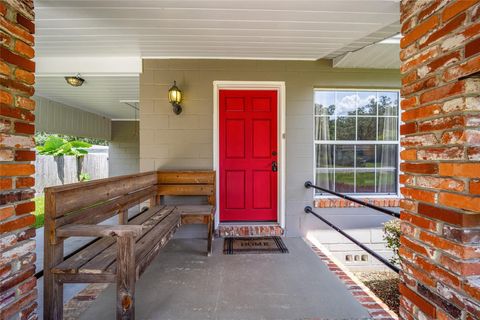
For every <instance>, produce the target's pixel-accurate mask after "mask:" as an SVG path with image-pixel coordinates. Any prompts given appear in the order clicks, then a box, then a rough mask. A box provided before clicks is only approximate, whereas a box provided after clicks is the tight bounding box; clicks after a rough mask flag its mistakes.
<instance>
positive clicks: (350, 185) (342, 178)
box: [335, 170, 355, 193]
mask: <svg viewBox="0 0 480 320" xmlns="http://www.w3.org/2000/svg"><path fill="white" fill-rule="evenodd" d="M354 178H355V177H354V172H353V170H350V171H345V170H336V171H335V191H337V192H348V193H351V192H354V191H355V188H354Z"/></svg>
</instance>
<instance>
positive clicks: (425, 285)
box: [400, 0, 480, 319]
mask: <svg viewBox="0 0 480 320" xmlns="http://www.w3.org/2000/svg"><path fill="white" fill-rule="evenodd" d="M401 20H402V33H403V35H404V37H403V39H402V41H401V53H400V57H401V60H402V65H401V72H402V74H403V77H402V95H403V98H404V100H403V101H402V109H403V113H402V119H403V121H404V124H403V125H402V127H401V134H402V136H403V137H402V140H401V144H402V146H403V147H404V148H405V149H404V151H403V152H402V153H401V158H402V159H403V161H404V162H403V163H402V165H401V170H402V171H403V175H402V177H401V181H402V183H403V184H404V185H405V186H404V187H403V188H402V193H403V195H404V196H405V200H404V201H402V203H401V207H402V208H403V210H404V211H403V212H402V220H403V225H402V231H403V237H402V238H401V243H402V247H401V250H400V253H401V256H402V269H403V272H402V284H401V286H400V291H401V293H402V295H403V296H402V299H401V317H402V318H404V319H479V318H480V277H479V276H480V262H479V261H480V260H479V259H480V241H479V239H480V229H479V227H480V188H479V186H480V130H479V129H480V112H479V111H480V78H478V77H477V78H475V77H470V76H472V75H474V74H475V73H478V72H479V71H480V2H479V1H477V0H462V1H417V0H404V1H402V3H401Z"/></svg>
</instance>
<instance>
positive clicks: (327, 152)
mask: <svg viewBox="0 0 480 320" xmlns="http://www.w3.org/2000/svg"><path fill="white" fill-rule="evenodd" d="M315 158H316V159H317V168H333V145H325V144H317V145H315Z"/></svg>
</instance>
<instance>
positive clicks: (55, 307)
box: [43, 273, 63, 320]
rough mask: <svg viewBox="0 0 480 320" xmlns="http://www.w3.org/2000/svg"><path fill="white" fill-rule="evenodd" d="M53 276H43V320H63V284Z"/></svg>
mask: <svg viewBox="0 0 480 320" xmlns="http://www.w3.org/2000/svg"><path fill="white" fill-rule="evenodd" d="M56 278H57V277H56V276H55V275H54V274H51V273H49V274H48V275H47V274H46V273H45V275H44V279H43V281H44V295H45V296H44V301H43V308H44V311H43V318H44V319H45V320H57V319H63V283H62V282H60V281H58V280H57V279H56Z"/></svg>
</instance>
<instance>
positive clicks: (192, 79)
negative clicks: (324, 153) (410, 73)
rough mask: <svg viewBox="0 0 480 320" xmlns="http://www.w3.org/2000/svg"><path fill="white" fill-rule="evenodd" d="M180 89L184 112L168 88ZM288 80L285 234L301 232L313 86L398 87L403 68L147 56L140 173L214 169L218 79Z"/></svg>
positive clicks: (308, 196) (308, 200) (309, 169)
mask: <svg viewBox="0 0 480 320" xmlns="http://www.w3.org/2000/svg"><path fill="white" fill-rule="evenodd" d="M174 80H176V81H177V85H178V87H179V88H180V89H181V90H183V92H184V96H185V100H184V102H183V106H184V111H183V113H182V114H181V115H179V116H177V115H175V114H173V112H172V107H171V105H170V104H169V103H168V99H167V92H168V89H169V88H170V86H171V85H172V83H173V81H174ZM215 80H238V81H285V84H286V234H287V236H298V235H301V234H302V233H301V226H302V224H303V223H305V215H304V213H303V207H304V206H305V205H307V204H308V205H312V201H313V193H312V192H311V191H308V190H305V188H304V187H303V183H304V182H305V181H306V180H312V179H313V117H312V114H313V89H314V88H386V89H398V88H399V87H400V73H399V71H398V70H373V69H368V70H366V69H333V68H332V67H331V62H330V61H326V60H319V61H265V60H261V61H257V60H175V59H171V60H169V59H146V60H144V61H143V73H142V75H141V76H140V170H141V171H148V170H155V169H211V168H212V167H213V81H215Z"/></svg>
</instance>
